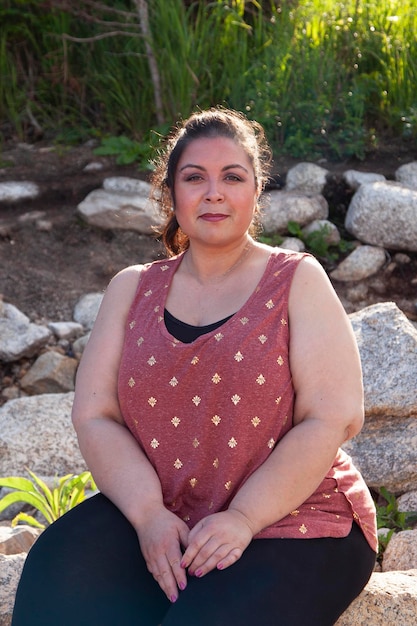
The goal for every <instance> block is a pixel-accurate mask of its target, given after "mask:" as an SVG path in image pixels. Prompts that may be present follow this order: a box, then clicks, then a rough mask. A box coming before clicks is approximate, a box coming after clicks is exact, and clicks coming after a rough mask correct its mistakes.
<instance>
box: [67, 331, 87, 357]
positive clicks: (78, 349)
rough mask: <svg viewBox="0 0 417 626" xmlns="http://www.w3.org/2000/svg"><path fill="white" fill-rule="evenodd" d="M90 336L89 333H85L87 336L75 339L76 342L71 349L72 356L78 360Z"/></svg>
mask: <svg viewBox="0 0 417 626" xmlns="http://www.w3.org/2000/svg"><path fill="white" fill-rule="evenodd" d="M90 334H91V333H87V335H84V336H83V337H80V338H79V339H77V340H76V341H74V343H73V346H72V349H73V352H74V356H75V357H76V358H77V359H78V360H80V359H81V357H82V354H83V352H84V349H85V346H86V345H87V343H88V340H89V339H90Z"/></svg>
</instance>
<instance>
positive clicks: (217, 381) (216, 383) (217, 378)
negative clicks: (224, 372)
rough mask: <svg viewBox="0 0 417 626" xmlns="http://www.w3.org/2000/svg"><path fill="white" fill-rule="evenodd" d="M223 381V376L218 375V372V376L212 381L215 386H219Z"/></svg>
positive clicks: (215, 375)
mask: <svg viewBox="0 0 417 626" xmlns="http://www.w3.org/2000/svg"><path fill="white" fill-rule="evenodd" d="M221 379H222V378H221V376H219V374H217V372H216V374H214V376H213V378H212V379H211V380H212V381H213V383H214V384H215V385H218V384H219V382H220V381H221Z"/></svg>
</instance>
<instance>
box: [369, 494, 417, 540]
mask: <svg viewBox="0 0 417 626" xmlns="http://www.w3.org/2000/svg"><path fill="white" fill-rule="evenodd" d="M380 492H381V495H382V497H383V498H384V503H383V504H378V503H377V504H376V520H377V527H378V528H390V529H392V530H394V531H398V530H410V528H411V527H412V525H413V524H414V523H416V522H417V511H407V512H405V511H399V510H398V503H397V499H396V497H395V495H394V494H393V493H391V492H389V491H388V489H385V487H381V489H380Z"/></svg>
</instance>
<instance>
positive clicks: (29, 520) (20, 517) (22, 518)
mask: <svg viewBox="0 0 417 626" xmlns="http://www.w3.org/2000/svg"><path fill="white" fill-rule="evenodd" d="M19 522H24V523H25V524H29V526H35V528H42V529H44V528H46V527H45V524H41V523H40V522H38V520H37V519H35V518H34V517H33V515H28V514H27V513H18V514H17V515H16V516H15V517H14V518H13V519H12V528H14V527H15V526H17V524H18V523H19Z"/></svg>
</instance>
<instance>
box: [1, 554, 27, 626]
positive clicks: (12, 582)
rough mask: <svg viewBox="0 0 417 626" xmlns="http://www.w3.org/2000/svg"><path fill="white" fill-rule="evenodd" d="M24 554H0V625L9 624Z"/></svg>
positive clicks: (5, 625)
mask: <svg viewBox="0 0 417 626" xmlns="http://www.w3.org/2000/svg"><path fill="white" fill-rule="evenodd" d="M25 560H26V554H24V553H22V554H12V555H4V554H0V626H10V624H11V621H12V613H13V607H14V598H15V595H16V590H17V585H18V584H19V580H20V576H21V575H22V569H23V565H24V563H25Z"/></svg>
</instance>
